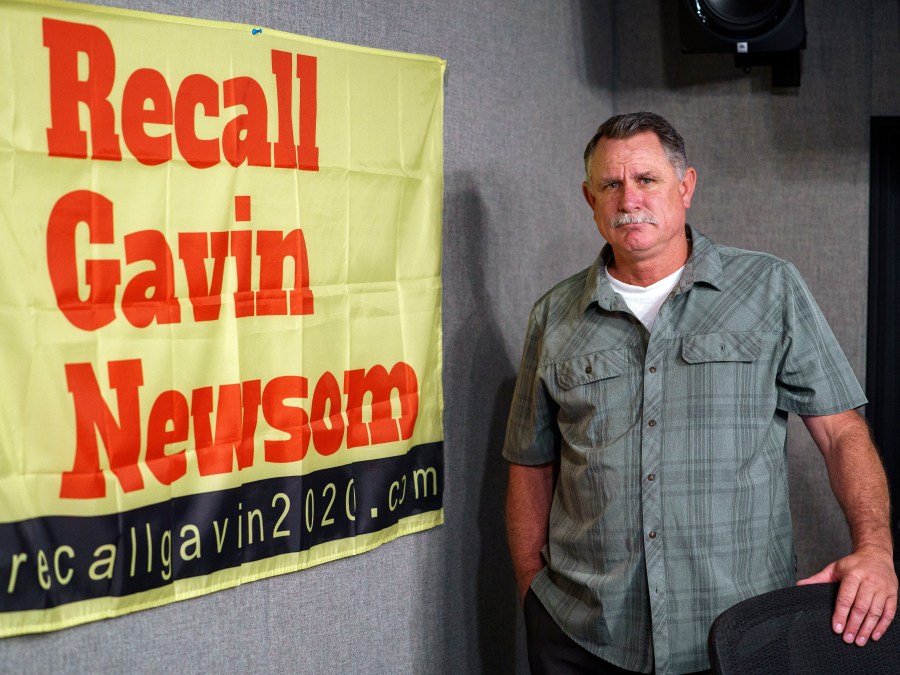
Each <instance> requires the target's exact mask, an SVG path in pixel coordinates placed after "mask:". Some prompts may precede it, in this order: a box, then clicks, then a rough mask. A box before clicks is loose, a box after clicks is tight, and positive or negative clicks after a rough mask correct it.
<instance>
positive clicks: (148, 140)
mask: <svg viewBox="0 0 900 675" xmlns="http://www.w3.org/2000/svg"><path fill="white" fill-rule="evenodd" d="M43 36H44V46H45V47H46V48H47V49H48V50H49V66H50V122H51V125H50V127H49V128H48V129H47V146H48V153H49V154H50V155H51V156H53V157H74V158H79V159H86V158H87V156H88V142H90V146H91V158H92V159H105V160H114V161H121V159H122V150H121V147H120V145H119V136H118V134H117V133H116V108H115V107H114V105H113V103H112V102H111V101H110V100H109V97H110V94H111V93H112V91H113V89H114V88H115V84H116V77H115V76H116V58H115V52H114V50H113V45H112V42H110V39H109V36H108V35H107V34H106V33H105V32H103V31H102V30H101V29H99V28H97V27H96V26H91V25H86V24H79V23H72V22H68V21H59V20H57V19H49V18H45V19H44V20H43ZM80 56H83V57H85V58H83V59H79V57H80ZM294 57H296V59H294ZM271 59H272V74H273V75H274V79H275V103H276V110H277V115H276V119H277V138H276V140H275V142H274V143H273V142H271V141H270V140H269V137H268V131H269V115H268V110H269V103H268V100H267V97H266V92H265V90H264V89H263V87H262V85H260V83H259V82H258V81H257V80H256V79H254V78H252V77H249V76H238V77H233V78H230V79H228V80H225V81H224V82H222V84H221V91H222V94H221V96H222V98H221V101H220V98H219V90H220V86H219V84H218V83H217V82H216V81H214V80H213V79H212V78H210V77H208V76H206V75H203V74H200V73H194V74H192V75H188V76H187V77H186V78H184V80H182V81H181V83H180V84H179V86H178V89H177V92H176V93H175V95H174V104H173V95H172V91H171V88H170V85H169V83H168V82H167V81H166V78H165V76H164V75H163V74H162V73H161V72H159V71H158V70H155V69H153V68H138V69H137V70H135V71H134V72H133V73H131V74H130V75H129V76H128V78H127V79H126V81H125V84H124V86H123V88H122V101H121V115H122V120H121V123H122V138H123V140H124V141H125V146H126V147H127V148H128V150H129V151H130V152H131V154H132V155H133V156H134V157H135V158H136V159H137V160H138V161H139V162H141V163H142V164H146V165H148V166H154V165H157V164H162V163H164V162H168V161H171V159H172V136H173V131H172V130H168V129H166V130H164V132H162V133H159V134H158V135H153V134H151V133H149V132H148V128H147V127H148V125H161V126H165V127H173V129H174V136H175V144H176V146H177V147H178V151H179V153H180V154H181V156H182V158H184V160H185V161H186V162H187V163H188V164H189V165H190V166H193V167H195V168H198V169H204V168H208V167H211V166H215V165H216V164H218V163H219V162H220V161H221V160H222V157H223V156H224V158H225V160H226V161H227V162H228V163H229V164H231V165H232V166H240V165H241V164H243V163H245V162H246V163H247V164H248V165H250V166H275V167H278V168H296V169H300V170H304V171H318V170H319V148H318V146H317V145H316V115H317V109H318V91H317V88H318V82H317V79H318V78H317V67H318V65H317V64H318V62H317V59H316V57H314V56H309V55H307V54H296V55H294V54H290V53H288V52H282V51H278V50H273V51H272V52H271ZM79 60H81V61H82V63H83V64H86V66H87V68H86V71H87V72H86V73H82V75H83V78H82V77H79ZM294 67H296V72H294ZM292 76H293V77H292ZM295 81H296V86H297V89H298V94H297V97H296V100H297V102H298V105H297V110H296V118H295V116H294V100H295V98H294V95H293V85H294V82H295ZM220 103H221V107H222V108H226V109H238V112H237V113H236V114H235V115H234V117H232V118H231V119H230V120H228V121H226V122H225V123H224V124H223V125H222V126H218V123H217V122H218V121H216V122H213V121H211V120H213V119H216V120H217V118H218V117H219V114H220ZM148 104H149V105H148ZM198 107H201V108H202V115H203V117H205V118H207V121H205V122H204V123H203V124H202V125H201V128H202V129H204V130H207V133H208V130H209V129H215V130H216V131H215V135H216V136H217V137H216V138H208V137H206V135H205V134H201V133H199V132H198V123H197V121H198V120H197V118H198V114H197V108H198ZM241 108H243V109H244V110H245V112H241V111H240V109H241ZM81 113H85V114H87V115H88V117H89V123H88V125H87V129H83V128H82V124H81V117H80V114H81ZM295 119H296V138H297V144H296V145H295V144H294V132H295V126H294V123H295ZM219 129H221V133H219ZM88 130H89V132H90V134H88Z"/></svg>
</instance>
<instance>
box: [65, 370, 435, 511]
mask: <svg viewBox="0 0 900 675" xmlns="http://www.w3.org/2000/svg"><path fill="white" fill-rule="evenodd" d="M65 369H66V381H67V384H68V388H69V392H70V393H71V394H72V398H73V401H74V406H75V422H76V424H75V426H76V445H75V458H74V461H73V465H72V470H71V471H66V472H64V473H63V474H62V483H61V486H60V497H61V498H63V499H96V498H101V497H104V496H106V478H105V476H104V472H103V470H102V469H101V466H100V449H99V445H98V443H97V436H98V435H99V437H100V439H101V441H102V442H103V445H104V447H105V449H106V457H107V459H108V462H109V467H110V469H111V470H112V473H113V475H114V476H115V478H116V480H117V481H118V483H119V486H120V487H121V488H122V490H123V491H124V492H133V491H135V490H140V489H143V487H144V478H145V477H146V476H153V478H155V479H156V480H157V481H158V482H159V483H160V484H161V485H172V484H173V483H174V482H176V481H178V480H179V479H181V478H183V477H184V476H185V475H186V474H187V471H188V462H187V452H188V449H187V447H185V446H184V445H183V444H185V443H186V442H187V441H188V436H189V430H190V426H191V423H192V424H193V441H194V449H195V452H196V457H197V471H198V473H199V475H200V476H212V475H219V474H225V473H231V472H233V471H235V470H238V471H240V470H243V469H246V468H248V467H251V466H253V464H254V461H255V447H254V438H255V434H256V430H257V424H258V417H259V410H260V408H262V412H263V417H264V419H265V421H266V422H267V423H268V424H269V426H270V427H271V428H272V429H274V430H277V431H282V432H284V433H286V434H288V438H286V439H277V440H273V439H267V440H266V441H265V442H264V461H266V462H269V463H287V462H297V461H300V460H302V459H304V458H305V457H306V455H307V454H308V452H309V448H310V442H311V441H312V446H313V447H314V448H315V450H316V452H317V453H318V454H320V455H323V456H326V455H331V454H334V453H335V452H337V451H338V450H340V448H341V446H342V444H343V442H344V430H345V423H344V413H345V412H346V419H347V420H348V422H349V424H348V425H347V426H346V429H347V447H348V448H352V447H360V446H365V445H375V444H378V443H390V442H394V441H397V440H400V439H403V440H406V439H409V438H410V437H411V436H412V434H413V430H414V426H415V422H416V416H417V414H418V400H419V392H418V383H417V379H416V375H415V372H414V370H413V369H412V367H411V366H409V365H407V364H406V363H403V362H399V363H397V364H395V365H394V367H393V368H391V370H390V372H388V370H387V369H386V368H385V367H384V366H381V365H375V366H373V367H372V368H370V369H369V370H368V371H365V370H363V369H357V370H350V371H346V372H345V373H344V392H343V393H342V392H341V390H340V387H339V385H338V380H337V378H336V377H335V376H334V375H333V374H332V373H330V372H327V371H326V372H324V373H323V374H322V375H321V377H320V378H319V380H318V382H317V383H316V386H315V389H314V391H313V395H312V402H311V405H310V412H309V413H307V412H306V410H305V409H304V407H303V406H302V405H300V403H299V402H300V401H301V400H302V399H305V398H306V397H307V393H308V382H307V379H306V378H305V377H302V376H299V375H285V376H281V377H276V378H274V379H272V380H271V381H269V382H268V383H267V384H266V386H265V388H263V387H262V385H261V382H260V380H249V381H245V382H241V383H235V384H224V385H220V386H219V387H218V388H217V389H218V396H217V400H216V401H215V406H214V405H213V403H214V395H215V391H214V388H213V387H211V386H206V387H200V388H198V389H194V390H193V391H192V392H190V394H189V395H185V394H183V393H181V392H178V391H174V390H168V391H163V392H162V393H161V394H159V396H157V398H156V400H155V402H154V403H153V406H152V407H151V410H150V415H149V417H148V419H147V436H146V451H145V454H144V457H143V460H144V462H145V463H146V465H147V468H148V469H149V473H147V472H145V473H144V474H142V472H141V470H140V468H139V463H140V461H141V459H142V458H141V442H142V437H141V419H140V398H139V389H140V387H142V386H143V384H144V382H143V368H142V365H141V361H140V360H139V359H133V360H125V361H111V362H109V364H108V366H107V369H108V373H109V387H110V389H112V390H113V391H115V398H116V405H117V410H118V419H117V418H116V416H115V415H114V414H113V412H112V410H111V409H110V407H109V406H108V405H107V404H106V402H105V401H104V399H103V395H102V394H101V392H100V385H99V383H98V381H97V378H96V376H95V374H94V371H93V367H92V366H91V364H90V363H73V364H67V365H66V367H65ZM395 391H396V393H397V396H396V398H397V399H399V403H400V411H399V412H400V417H399V419H398V418H395V417H394V415H393V410H392V407H393V406H392V402H391V397H392V394H393V393H394V392H395ZM367 397H371V421H370V422H364V421H363V410H364V408H365V400H366V398H367ZM290 399H296V400H297V403H296V404H292V403H291V402H290ZM345 400H346V407H345V406H344V402H345ZM188 401H190V405H189V404H188ZM213 415H215V434H213V419H212V418H213ZM171 446H175V447H174V448H173V447H171ZM235 460H236V461H235Z"/></svg>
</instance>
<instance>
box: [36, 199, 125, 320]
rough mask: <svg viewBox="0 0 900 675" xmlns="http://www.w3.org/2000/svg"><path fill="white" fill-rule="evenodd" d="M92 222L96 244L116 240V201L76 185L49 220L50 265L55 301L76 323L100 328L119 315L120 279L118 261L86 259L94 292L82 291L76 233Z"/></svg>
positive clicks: (89, 228)
mask: <svg viewBox="0 0 900 675" xmlns="http://www.w3.org/2000/svg"><path fill="white" fill-rule="evenodd" d="M82 223H84V224H85V225H87V228H88V232H89V233H90V242H91V243H92V244H110V243H112V241H113V205H112V202H111V201H109V200H108V199H107V198H106V197H104V196H102V195H99V194H97V193H96V192H90V191H88V190H76V191H75V192H70V193H68V194H66V195H63V196H62V197H60V199H59V201H57V202H56V204H54V206H53V211H51V213H50V220H49V221H48V223H47V267H48V271H49V273H50V283H51V285H52V286H53V292H54V294H55V295H56V305H57V306H58V307H59V309H60V311H61V312H62V313H63V315H64V316H65V317H66V319H68V320H69V322H70V323H71V324H72V325H73V326H75V327H76V328H81V329H82V330H97V329H98V328H102V327H103V326H105V325H107V324H108V323H110V322H112V320H113V319H115V318H116V310H115V306H114V305H115V301H116V286H117V285H118V283H119V280H120V278H121V277H120V272H119V263H118V261H116V260H88V261H86V262H85V265H84V267H85V277H86V283H87V285H88V286H89V287H90V289H91V290H90V294H89V295H88V298H87V299H86V300H81V298H80V296H79V292H78V291H79V284H78V260H77V259H76V257H75V232H76V230H77V228H78V226H79V225H81V224H82Z"/></svg>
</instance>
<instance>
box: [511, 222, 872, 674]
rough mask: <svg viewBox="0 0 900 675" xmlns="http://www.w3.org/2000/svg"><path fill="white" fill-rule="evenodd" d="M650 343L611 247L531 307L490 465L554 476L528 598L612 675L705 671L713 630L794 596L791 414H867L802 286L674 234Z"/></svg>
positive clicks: (791, 277) (788, 272) (768, 265)
mask: <svg viewBox="0 0 900 675" xmlns="http://www.w3.org/2000/svg"><path fill="white" fill-rule="evenodd" d="M688 235H689V237H690V238H691V240H692V251H691V255H690V257H689V259H688V261H687V265H686V266H685V269H684V273H683V274H682V276H681V280H680V281H679V283H678V285H677V286H676V287H675V288H674V289H673V291H672V294H671V295H670V296H669V298H668V299H667V300H666V302H665V304H664V305H663V307H662V309H661V310H660V312H659V315H658V317H657V319H656V323H655V324H654V327H653V332H652V334H651V333H648V332H647V330H646V328H644V326H643V325H642V324H641V323H640V322H639V321H638V320H637V319H636V318H635V317H634V316H633V315H632V314H631V312H630V311H629V310H628V308H627V307H626V305H625V303H624V301H623V300H622V298H621V297H620V296H619V295H617V294H616V293H615V292H614V291H613V290H612V288H611V287H610V285H609V282H608V281H607V280H606V277H605V274H604V271H603V270H604V265H605V264H606V263H607V262H608V260H609V258H610V256H611V255H612V252H611V249H610V248H609V246H608V245H607V246H606V247H604V249H603V251H602V252H601V254H600V256H599V257H598V259H597V261H596V262H595V263H594V265H592V266H591V267H590V268H588V269H587V270H584V271H583V272H581V273H579V274H576V275H575V276H573V277H570V278H569V279H567V280H566V281H563V282H562V283H560V284H559V285H557V286H556V287H555V288H553V289H552V290H551V291H550V292H549V293H547V294H546V295H545V296H544V297H543V298H541V299H540V300H539V301H538V302H537V304H536V305H535V307H534V309H533V311H532V314H531V319H530V321H529V325H528V332H527V337H526V341H525V349H524V354H523V357H522V365H521V369H520V372H519V378H518V382H517V384H516V391H515V394H514V397H513V403H512V410H511V412H510V418H509V424H508V427H507V432H506V443H505V445H504V449H503V455H504V457H506V459H508V460H509V461H510V462H514V463H518V464H530V465H535V464H543V463H546V462H551V461H554V460H557V459H558V460H559V462H560V467H559V478H558V482H557V486H556V491H555V493H554V497H553V505H552V508H551V513H550V537H549V544H548V545H547V546H546V547H545V548H544V550H543V552H542V553H543V556H544V561H545V568H544V569H543V570H542V571H541V572H539V573H538V575H537V576H536V577H535V579H534V581H533V582H532V588H533V589H534V591H535V593H536V594H537V596H538V597H539V598H540V600H541V601H542V603H543V604H544V605H545V606H546V608H547V609H548V611H549V612H550V613H551V615H552V616H553V617H554V619H555V620H556V621H557V623H558V624H559V625H560V627H561V628H562V629H563V630H564V631H565V632H566V633H567V634H569V635H570V636H571V637H572V638H573V639H574V640H575V641H576V642H578V643H579V644H581V645H582V646H584V647H585V648H586V649H588V650H590V651H591V652H593V653H595V654H597V655H598V656H600V657H601V658H603V659H606V660H607V661H611V662H612V663H615V664H617V665H619V666H620V667H623V668H626V669H629V670H636V671H642V672H650V671H652V670H653V669H654V668H655V669H656V673H658V674H659V675H662V674H664V673H682V672H690V671H696V670H702V669H704V668H708V667H709V662H708V659H707V654H706V638H707V634H708V631H709V627H710V625H711V624H712V621H713V619H715V617H716V616H718V614H719V613H720V612H722V611H723V610H725V609H727V608H728V607H730V606H731V605H733V604H735V603H736V602H738V601H740V600H743V599H745V598H748V597H750V596H753V595H757V594H759V593H763V592H766V591H769V590H772V589H775V588H779V587H784V586H788V585H791V584H792V583H793V582H794V580H795V565H794V554H793V542H792V537H791V517H790V511H789V506H788V481H787V457H786V452H785V431H786V426H787V415H788V412H794V413H798V414H803V415H829V414H834V413H838V412H843V411H845V410H850V409H852V408H857V407H859V406H861V405H864V404H865V402H866V399H865V396H864V395H863V392H862V390H861V389H860V386H859V383H858V382H857V380H856V378H855V376H854V374H853V372H852V370H851V369H850V366H849V364H848V363H847V360H846V358H845V357H844V354H843V352H842V351H841V349H840V346H839V345H838V343H837V340H836V339H835V337H834V335H833V334H832V332H831V329H830V328H829V327H828V325H827V323H826V322H825V318H824V317H823V316H822V313H821V311H820V310H819V308H818V306H817V305H816V303H815V301H814V300H813V298H812V296H811V294H810V293H809V290H808V289H807V288H806V285H805V284H804V283H803V280H802V279H801V278H800V275H799V273H798V272H797V270H796V269H795V268H794V266H793V265H791V264H790V263H788V262H785V261H783V260H780V259H778V258H775V257H774V256H771V255H767V254H764V253H755V252H751V251H742V250H738V249H734V248H728V247H724V246H718V245H716V244H713V243H712V242H711V241H710V240H709V239H707V238H706V237H704V236H703V235H702V234H700V233H699V232H697V231H696V230H693V229H692V228H690V227H688Z"/></svg>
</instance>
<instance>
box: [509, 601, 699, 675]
mask: <svg viewBox="0 0 900 675" xmlns="http://www.w3.org/2000/svg"><path fill="white" fill-rule="evenodd" d="M525 634H526V636H527V638H528V664H529V665H530V666H531V675H637V674H636V673H635V671H633V670H625V669H624V668H619V667H618V666H616V665H613V664H612V663H610V662H609V661H604V660H603V659H601V658H600V657H599V656H595V655H594V654H591V653H590V652H589V651H588V650H587V649H585V648H584V647H582V646H581V645H579V644H578V643H577V642H575V641H574V640H573V639H572V638H570V637H569V636H568V635H566V634H565V633H564V632H563V631H562V629H561V628H560V627H559V626H557V625H556V622H555V621H554V620H553V617H551V616H550V613H549V612H548V611H547V610H546V609H545V608H544V606H543V605H542V604H541V601H540V600H538V597H537V596H536V595H535V594H534V591H532V590H529V591H528V594H527V595H526V596H525ZM703 672H704V673H709V672H710V671H708V670H706V671H703ZM698 675H699V674H698Z"/></svg>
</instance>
